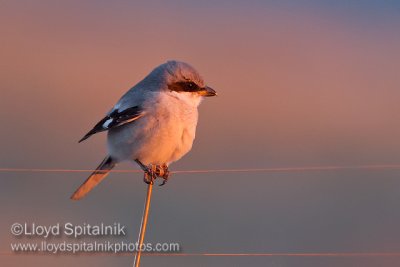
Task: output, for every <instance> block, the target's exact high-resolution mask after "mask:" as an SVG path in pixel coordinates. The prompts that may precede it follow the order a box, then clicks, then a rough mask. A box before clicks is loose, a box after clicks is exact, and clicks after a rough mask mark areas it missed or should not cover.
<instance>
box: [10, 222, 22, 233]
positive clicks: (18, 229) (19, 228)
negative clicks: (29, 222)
mask: <svg viewBox="0 0 400 267" xmlns="http://www.w3.org/2000/svg"><path fill="white" fill-rule="evenodd" d="M23 232H24V227H23V226H22V224H20V223H14V224H13V225H11V233H12V234H13V235H21V234H22V233H23Z"/></svg>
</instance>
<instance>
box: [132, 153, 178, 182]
mask: <svg viewBox="0 0 400 267" xmlns="http://www.w3.org/2000/svg"><path fill="white" fill-rule="evenodd" d="M135 161H136V162H137V163H138V164H139V166H140V168H142V170H143V171H144V178H143V180H144V182H145V183H146V184H153V183H154V180H155V179H156V178H157V177H160V178H163V179H164V180H163V181H162V183H161V184H160V186H163V185H165V184H166V183H167V181H168V178H169V175H170V171H169V169H168V166H167V164H163V165H155V164H150V165H148V166H146V165H144V164H143V163H142V162H140V161H139V160H138V159H137V160H135Z"/></svg>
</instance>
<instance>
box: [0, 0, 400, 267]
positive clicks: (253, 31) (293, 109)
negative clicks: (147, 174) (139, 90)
mask: <svg viewBox="0 0 400 267" xmlns="http://www.w3.org/2000/svg"><path fill="white" fill-rule="evenodd" d="M399 29H400V2H399V1H328V0H325V1H311V0H310V1H305V0H304V1H261V0H260V1H255V0H249V1H208V0H207V1H178V0H173V1H153V0H150V1H50V0H43V1H0V41H1V42H0V58H1V60H0V76H1V78H0V88H1V91H0V122H1V131H0V140H1V141H0V151H1V153H0V167H1V168H61V169H93V168H95V167H96V166H97V164H98V163H99V162H100V161H101V160H102V159H103V157H104V155H105V153H106V147H105V134H98V135H96V136H93V137H92V138H91V139H89V140H88V141H86V142H84V143H81V144H78V143H77V141H78V140H79V139H80V138H81V137H82V136H83V134H85V133H86V132H87V131H88V130H89V129H91V127H92V126H93V125H94V124H95V123H96V122H97V121H98V120H100V119H101V118H102V117H103V116H104V114H105V113H106V112H107V111H108V110H109V109H110V108H111V107H112V106H113V105H114V104H115V102H116V101H117V100H118V99H119V97H120V96H121V95H122V94H123V93H124V92H125V91H126V90H128V89H129V88H130V87H131V86H133V85H134V84H135V83H137V82H138V81H139V80H141V79H142V78H143V77H144V76H145V75H147V73H148V72H150V71H151V70H152V69H153V68H154V67H156V66H157V65H159V64H161V63H163V62H165V61H166V60H168V59H177V60H182V61H186V62H189V63H190V64H192V65H193V66H194V67H195V68H197V69H198V70H199V72H200V73H201V74H202V75H203V76H204V78H205V80H206V82H207V83H208V85H210V86H211V87H213V88H215V89H216V90H217V91H218V93H219V97H217V98H211V99H206V101H204V102H203V103H202V105H201V106H200V119H199V125H198V131H197V138H196V140H195V143H194V147H193V149H192V151H191V152H190V153H189V154H188V155H187V156H185V157H184V158H183V159H182V160H181V161H179V162H178V163H175V164H173V165H172V166H171V168H172V169H173V170H191V169H227V168H268V167H301V166H326V165H334V166H352V165H364V164H398V163H400V140H399V134H400V124H399V121H400V105H399V98H400V75H399V70H400V31H399ZM133 168H137V167H136V166H133V165H132V164H129V163H127V164H123V165H121V166H119V169H133ZM399 175H400V173H399V171H398V170H340V171H339V170H336V171H319V172H290V173H234V174H233V173H230V174H222V173H221V174H185V175H184V174H179V175H178V174H177V175H175V176H173V177H172V178H171V180H170V181H169V183H168V184H167V185H166V186H164V187H160V188H159V187H156V188H154V192H153V201H152V207H151V214H150V218H149V225H148V232H147V235H146V240H147V241H148V242H154V243H156V242H178V243H180V244H181V246H182V248H183V252H185V253H203V252H204V253H266V252H271V253H275V252H276V253H285V252H290V253H291V252H293V253H318V252H324V253H325V252H399V251H400V231H399V230H398V229H399V225H400V210H399V208H398V207H399V205H398V204H399V202H400V176H399ZM86 177H87V173H13V172H7V173H6V172H1V173H0V203H2V204H1V205H0V214H1V215H2V216H1V220H0V236H1V238H0V240H1V241H0V251H1V254H0V262H1V265H2V266H25V265H26V262H27V261H29V265H30V266H55V265H56V266H130V265H131V264H132V262H133V256H114V255H96V254H84V255H59V256H50V255H46V256H40V255H30V256H29V255H15V254H13V253H11V252H10V242H15V241H16V240H21V239H16V238H15V237H13V236H12V235H11V234H10V230H9V229H10V226H11V224H12V223H14V222H29V223H31V222H36V223H37V224H44V225H46V224H54V223H57V222H60V223H65V222H73V223H77V224H82V223H84V222H87V223H92V224H99V223H101V222H104V223H113V222H120V223H121V224H123V225H127V226H128V227H129V234H128V236H127V237H126V238H125V239H124V240H129V241H131V240H132V241H135V240H136V236H137V232H138V229H139V224H140V219H141V214H142V205H143V201H144V196H145V184H144V183H143V182H142V175H141V174H138V173H131V174H129V173H112V174H111V175H110V176H109V177H108V178H107V179H106V180H104V182H102V183H101V184H100V186H98V187H97V188H96V189H95V190H93V191H92V192H91V193H90V194H89V195H88V196H87V197H86V198H85V199H83V200H82V201H79V202H72V201H70V200H69V196H70V195H71V193H72V192H73V191H74V190H75V189H76V188H77V186H78V185H80V184H81V182H82V181H83V180H85V179H86ZM24 240H25V239H22V241H24ZM39 240H40V239H39ZM399 264H400V258H399V257H156V256H148V257H144V258H143V259H142V266H296V267H297V266H326V267H329V266H363V267H368V266H399Z"/></svg>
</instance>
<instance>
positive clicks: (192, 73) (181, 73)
mask: <svg viewBox="0 0 400 267" xmlns="http://www.w3.org/2000/svg"><path fill="white" fill-rule="evenodd" d="M152 74H154V75H157V76H158V77H159V78H161V80H162V81H161V82H162V84H163V85H164V86H163V90H168V91H170V92H172V93H174V94H176V95H181V96H185V97H191V98H198V99H201V98H203V97H209V96H216V95H217V92H216V91H215V90H214V89H212V88H211V87H209V86H207V85H206V84H205V83H204V80H203V78H202V77H201V76H200V74H199V73H198V72H197V70H195V69H194V68H193V67H192V66H190V65H189V64H187V63H185V62H180V61H174V60H173V61H168V62H166V63H164V64H162V65H160V66H158V67H157V68H156V69H155V70H154V71H153V73H152Z"/></svg>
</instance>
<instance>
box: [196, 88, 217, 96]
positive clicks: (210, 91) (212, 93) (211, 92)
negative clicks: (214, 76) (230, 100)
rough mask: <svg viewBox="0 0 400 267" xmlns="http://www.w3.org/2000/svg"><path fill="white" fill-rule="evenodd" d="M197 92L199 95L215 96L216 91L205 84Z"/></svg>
mask: <svg viewBox="0 0 400 267" xmlns="http://www.w3.org/2000/svg"><path fill="white" fill-rule="evenodd" d="M199 94H200V95H201V96H216V95H217V92H216V91H215V90H214V89H212V88H211V87H208V86H206V87H204V88H202V89H201V90H200V91H199Z"/></svg>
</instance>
